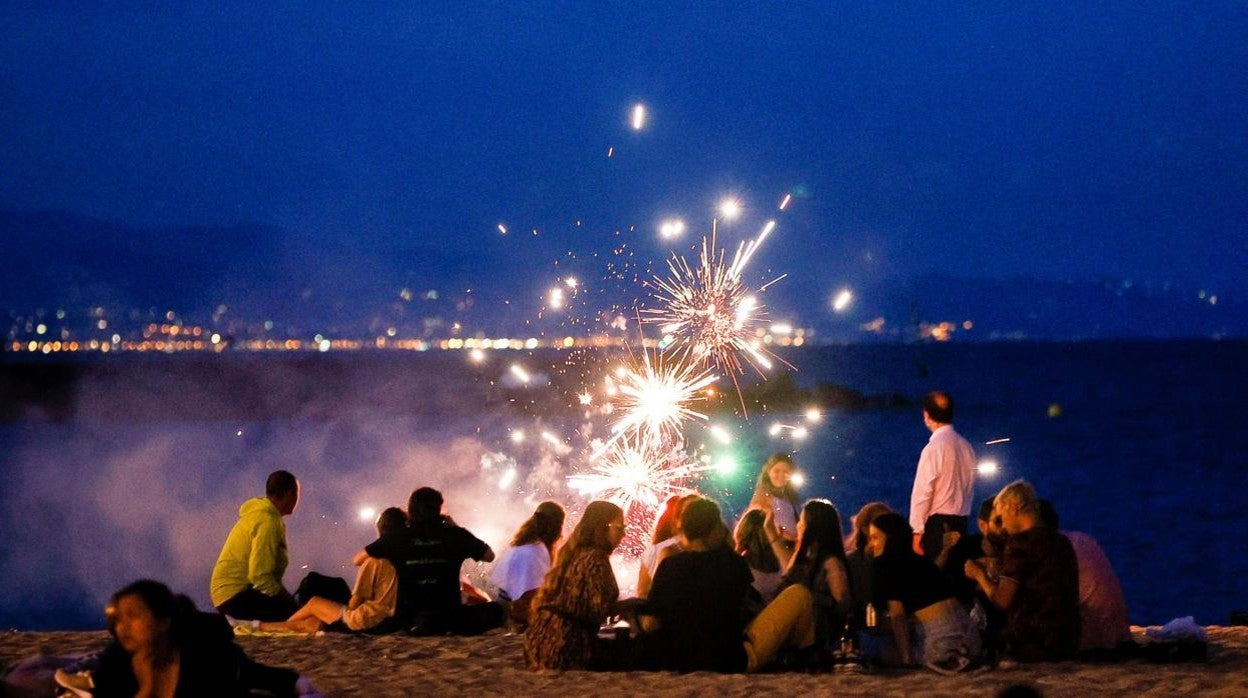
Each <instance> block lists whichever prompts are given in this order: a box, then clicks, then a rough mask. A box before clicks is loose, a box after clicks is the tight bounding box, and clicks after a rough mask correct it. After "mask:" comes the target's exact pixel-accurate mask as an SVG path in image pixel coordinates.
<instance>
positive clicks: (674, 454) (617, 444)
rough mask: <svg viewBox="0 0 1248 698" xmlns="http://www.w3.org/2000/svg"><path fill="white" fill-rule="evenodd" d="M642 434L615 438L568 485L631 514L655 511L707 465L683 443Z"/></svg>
mask: <svg viewBox="0 0 1248 698" xmlns="http://www.w3.org/2000/svg"><path fill="white" fill-rule="evenodd" d="M660 443H661V442H655V441H653V440H651V439H649V438H647V437H646V436H645V435H642V434H631V435H629V436H627V437H625V438H622V439H617V440H615V441H613V442H612V443H611V444H610V445H609V446H608V448H607V449H606V451H605V452H603V453H602V454H601V455H600V456H599V457H597V458H596V459H595V460H594V462H593V465H592V467H591V468H590V470H589V471H588V472H585V473H579V474H576V475H572V476H571V477H569V478H568V486H569V487H571V488H572V489H574V490H576V491H577V492H580V493H581V494H583V495H587V496H592V497H598V498H602V499H607V500H609V501H612V502H615V503H616V504H618V505H619V506H620V508H621V509H623V510H624V513H625V516H626V517H629V516H630V515H634V514H636V513H638V511H637V510H638V509H640V510H642V511H641V513H642V514H647V515H648V514H653V513H654V511H655V510H656V509H657V508H658V507H659V505H661V504H662V503H663V502H665V501H666V500H667V498H668V497H671V496H673V495H678V494H684V493H685V492H686V491H688V489H689V486H690V484H691V483H692V480H693V478H694V477H695V476H697V475H698V474H699V473H700V472H702V471H704V470H707V469H708V468H707V467H706V466H704V465H702V464H700V463H697V462H691V460H690V459H689V457H688V456H687V455H686V454H685V453H684V451H683V449H682V448H681V447H680V446H666V447H665V446H662V445H660Z"/></svg>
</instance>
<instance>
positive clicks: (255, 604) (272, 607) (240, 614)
mask: <svg viewBox="0 0 1248 698" xmlns="http://www.w3.org/2000/svg"><path fill="white" fill-rule="evenodd" d="M217 610H218V611H220V612H222V613H224V614H225V615H227V616H230V617H231V618H237V619H239V620H259V621H264V622H277V621H283V620H286V619H287V618H289V617H291V616H293V615H294V614H295V611H298V610H299V602H298V601H295V597H293V596H291V595H290V593H289V592H287V591H282V593H281V594H278V595H277V596H269V595H268V594H264V593H261V592H259V591H256V590H255V589H246V590H244V591H240V592H238V593H237V594H235V595H233V596H231V597H230V599H229V600H228V601H226V602H225V603H223V604H221V605H220V606H217Z"/></svg>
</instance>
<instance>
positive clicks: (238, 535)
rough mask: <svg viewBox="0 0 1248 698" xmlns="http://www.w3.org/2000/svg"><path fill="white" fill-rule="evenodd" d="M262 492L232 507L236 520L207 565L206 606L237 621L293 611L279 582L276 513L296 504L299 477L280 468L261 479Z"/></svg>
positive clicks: (285, 557) (285, 560)
mask: <svg viewBox="0 0 1248 698" xmlns="http://www.w3.org/2000/svg"><path fill="white" fill-rule="evenodd" d="M264 493H265V496H264V497H256V498H254V499H248V500H247V501H245V502H243V504H242V506H240V507H239V508H238V522H237V523H235V524H234V528H232V529H230V535H229V536H227V537H226V539H225V545H224V546H222V548H221V555H220V556H218V557H217V564H216V565H214V566H213V568H212V583H211V588H210V593H211V595H212V605H214V606H216V607H217V610H218V611H220V612H221V613H224V614H225V615H227V616H230V617H232V618H236V619H239V620H257V621H278V620H286V619H287V618H289V617H290V616H291V615H292V614H293V613H294V612H295V611H297V610H299V603H298V602H297V601H296V600H295V597H294V596H292V595H291V593H290V592H289V591H287V590H286V587H284V586H282V574H283V573H284V572H285V571H286V566H287V565H288V564H290V555H289V554H288V553H287V551H286V524H285V523H284V522H283V521H282V517H284V516H290V515H291V514H292V513H294V511H295V507H296V506H298V504H299V481H298V480H296V479H295V476H294V475H291V474H290V473H289V472H287V471H285V470H278V471H275V472H273V473H271V474H270V475H269V478H268V480H266V481H265V484H264Z"/></svg>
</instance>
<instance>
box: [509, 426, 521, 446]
mask: <svg viewBox="0 0 1248 698" xmlns="http://www.w3.org/2000/svg"><path fill="white" fill-rule="evenodd" d="M510 438H511V442H512V443H516V444H521V443H524V430H523V429H516V430H514V431H512V432H511V437H510Z"/></svg>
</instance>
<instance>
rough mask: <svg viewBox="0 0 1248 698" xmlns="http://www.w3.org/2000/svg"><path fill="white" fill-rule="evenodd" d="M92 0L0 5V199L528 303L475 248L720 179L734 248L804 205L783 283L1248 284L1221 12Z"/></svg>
mask: <svg viewBox="0 0 1248 698" xmlns="http://www.w3.org/2000/svg"><path fill="white" fill-rule="evenodd" d="M29 4H31V5H36V6H40V5H43V4H44V3H29ZM101 4H102V5H104V7H97V6H96V5H97V3H59V4H58V5H59V7H57V8H54V9H44V8H42V7H38V8H37V9H24V8H19V7H14V6H12V4H7V5H6V7H5V9H3V10H2V11H0V24H2V25H3V27H4V28H3V29H0V32H2V33H3V41H0V103H2V105H3V106H2V108H0V141H2V142H3V143H4V150H5V153H4V155H3V165H2V166H0V207H3V208H8V209H16V210H22V211H29V210H42V209H51V210H59V211H66V212H72V213H75V214H80V215H86V216H92V217H98V218H101V219H106V220H109V221H114V222H119V223H123V224H128V225H133V226H140V227H144V226H160V225H185V224H210V225H221V224H233V223H251V222H255V223H262V224H268V225H272V226H276V227H278V228H282V229H285V230H286V231H288V232H289V234H290V235H292V236H294V237H297V238H299V240H300V241H301V242H303V243H308V242H309V241H310V242H311V243H313V244H312V245H311V249H312V250H316V249H324V250H326V255H331V254H332V255H333V256H335V257H336V258H337V259H336V262H337V263H341V261H342V260H341V258H342V257H343V256H344V255H346V256H350V255H351V254H354V253H358V254H359V255H360V259H361V260H370V259H373V260H375V259H379V258H384V259H400V260H401V259H403V258H404V257H416V256H420V255H422V254H425V253H426V252H428V251H429V250H435V249H436V250H438V251H439V252H440V253H442V254H450V255H455V256H459V255H462V256H463V257H464V258H467V259H473V258H476V257H477V256H478V255H479V256H480V258H481V259H483V260H486V261H485V262H483V264H485V265H486V268H483V269H480V271H481V272H484V274H483V276H493V275H496V276H497V277H498V278H500V279H505V280H507V282H508V283H512V284H518V285H524V284H526V283H527V281H526V279H525V276H526V274H527V273H528V272H526V271H525V269H524V268H520V269H516V268H514V267H503V266H499V267H497V268H496V267H492V266H490V265H494V264H496V262H493V261H489V260H497V259H525V260H528V259H536V260H545V261H546V263H547V265H548V264H549V261H550V260H553V259H555V258H556V257H557V256H558V254H559V253H560V251H562V250H567V249H576V250H578V251H579V252H580V253H581V254H585V253H586V252H587V251H588V250H595V249H600V250H603V251H604V252H605V251H606V250H609V249H610V248H611V247H612V246H613V245H614V244H616V243H618V241H620V240H622V239H623V240H625V241H627V242H629V243H630V244H631V245H633V246H634V247H635V248H637V249H639V250H640V251H641V253H642V254H643V255H650V256H653V257H654V258H659V257H660V256H661V255H662V253H663V250H664V249H666V248H668V247H670V246H668V245H666V244H665V243H662V242H661V241H660V240H659V239H658V237H657V235H656V234H655V228H656V227H657V224H658V222H659V220H661V219H662V218H663V217H665V216H667V215H673V214H677V215H683V216H684V218H685V219H686V220H687V221H688V222H689V223H690V224H691V226H693V227H695V228H700V227H701V223H700V222H703V221H706V220H707V219H708V218H709V216H710V212H711V209H712V207H713V205H714V203H715V201H716V200H717V199H719V198H720V197H721V195H723V194H724V193H728V192H732V193H736V194H738V195H739V196H740V197H741V198H742V199H743V201H744V202H745V204H746V206H747V208H748V211H747V217H746V219H745V220H744V221H743V222H742V223H740V224H739V227H738V228H735V229H733V230H729V231H727V237H728V238H729V239H730V240H735V239H738V238H740V237H745V236H747V235H752V234H753V233H754V232H756V231H757V229H758V227H759V226H760V225H761V223H762V222H763V220H765V217H767V216H769V215H771V214H770V213H769V211H771V210H772V209H774V206H775V204H776V202H777V201H778V200H779V198H780V197H781V196H782V195H783V194H784V193H785V192H787V191H798V192H801V193H803V196H802V197H801V198H799V200H798V201H797V203H796V204H795V205H794V206H793V208H792V210H791V211H790V212H789V214H788V215H787V216H786V217H785V218H783V219H782V221H781V224H780V227H779V228H778V230H777V235H776V237H775V238H773V240H772V241H771V242H769V243H768V247H767V248H766V249H765V251H764V253H762V254H760V259H761V260H762V261H761V265H765V266H767V267H770V268H771V269H773V270H776V271H783V272H788V273H789V274H790V278H789V279H787V280H786V281H785V282H784V283H785V286H786V291H785V293H787V294H791V295H792V296H794V297H799V296H800V297H808V298H820V299H823V298H827V297H828V296H829V295H830V293H831V292H832V290H834V289H835V288H837V287H839V286H840V285H842V284H845V283H849V284H865V283H871V282H878V281H879V280H880V279H885V278H890V277H905V276H911V275H915V274H925V273H932V272H939V273H946V272H947V273H951V274H955V275H962V276H977V277H990V278H991V277H1007V276H1035V277H1039V278H1043V279H1086V278H1089V277H1095V276H1097V275H1102V274H1104V275H1110V276H1121V277H1127V278H1134V279H1140V280H1143V279H1149V280H1154V281H1173V282H1176V283H1181V284H1189V285H1193V286H1199V287H1209V288H1212V289H1215V290H1216V289H1219V288H1220V287H1221V288H1223V289H1224V288H1226V287H1228V286H1229V287H1234V288H1242V287H1243V283H1242V281H1241V280H1240V276H1241V271H1242V270H1243V269H1245V268H1248V242H1246V240H1248V166H1246V165H1248V136H1246V129H1245V124H1248V41H1245V37H1248V5H1245V4H1244V3H1242V2H1202V3H1195V4H1190V5H1188V4H1182V3H1174V2H1164V3H1161V2H1131V3H1125V2H1124V3H1092V2H1069V3H1066V2H1057V3H1055V2H1038V3H1024V4H1014V3H939V4H929V3H914V2H896V3H894V2H863V3H842V2H811V3H783V5H781V4H780V3H776V4H775V5H773V6H769V7H762V8H761V9H760V4H758V3H739V4H735V3H733V4H730V3H702V2H699V3H611V4H607V3H599V2H583V3H582V2H575V3H574V2H568V3H536V2H533V3H529V2H524V3H425V2H421V3H377V4H367V5H363V6H361V7H356V6H355V4H354V3H337V2H335V3H292V4H289V5H287V6H285V7H284V8H280V9H272V8H269V9H257V8H255V7H253V6H252V5H253V4H254V3H250V2H245V3H244V2H214V3H208V4H205V6H203V7H201V8H199V9H185V8H183V7H182V4H181V3H171V4H170V7H168V8H164V9H153V7H152V6H153V5H156V4H155V3H136V4H135V5H137V7H131V6H129V5H127V4H124V3H101ZM75 5H77V6H75ZM636 101H641V102H644V103H645V104H646V105H647V106H648V107H649V110H650V115H651V117H650V121H649V125H648V126H647V128H646V129H645V130H643V131H642V132H640V133H633V132H631V131H630V130H629V128H628V110H629V107H630V106H631V104H633V103H634V102H636ZM612 146H613V147H614V148H615V156H614V157H613V158H611V159H607V158H606V150H607V148H608V147H612ZM578 220H579V221H581V222H582V225H581V226H580V227H577V226H576V224H575V223H576V221H578ZM499 222H505V223H506V224H507V225H508V226H509V227H510V228H511V230H512V235H510V236H508V238H507V239H500V236H499V235H498V232H497V231H496V229H495V226H496V225H497V224H498V223H499ZM630 225H635V226H636V230H635V231H633V232H631V233H630V232H629V231H628V227H629V226H630ZM533 228H537V229H538V230H539V231H540V234H539V235H538V236H537V237H533V236H532V234H531V230H532V229H533ZM616 230H621V231H623V232H622V233H621V236H618V237H617V236H615V234H614V233H615V231H616ZM524 231H529V232H528V234H527V235H524V236H521V235H519V233H520V232H524ZM685 242H689V240H686V241H685ZM119 244H124V242H122V243H119ZM521 246H523V249H521ZM513 255H514V256H513ZM190 261H191V262H192V263H193V262H194V260H190ZM303 261H304V262H306V264H307V265H308V266H309V267H315V266H317V265H318V264H323V263H325V262H326V260H323V259H318V258H317V257H316V253H315V252H312V253H309V254H308V256H307V258H306V259H304V260H303ZM362 264H367V262H366V261H364V262H362ZM540 271H541V273H542V274H543V275H544V276H543V277H542V279H538V280H534V281H533V282H532V283H533V287H534V288H533V289H531V290H532V291H535V292H540V290H541V288H540V287H542V286H543V285H544V284H545V283H546V281H545V280H544V279H545V278H546V277H547V276H549V274H547V273H546V272H548V271H549V266H547V267H543V268H542V269H541V270H540ZM762 271H763V270H761V269H760V272H762ZM527 292H528V291H526V293H527Z"/></svg>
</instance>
